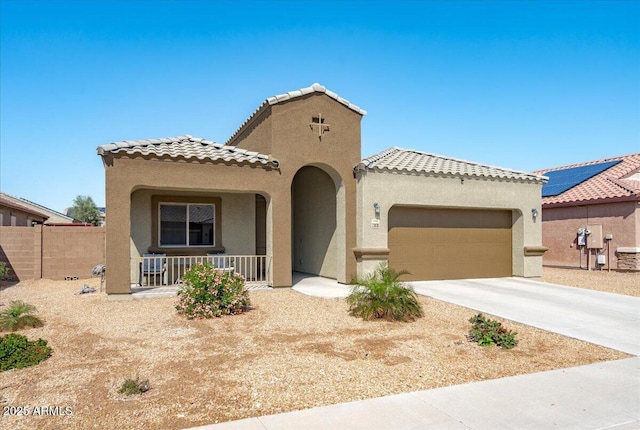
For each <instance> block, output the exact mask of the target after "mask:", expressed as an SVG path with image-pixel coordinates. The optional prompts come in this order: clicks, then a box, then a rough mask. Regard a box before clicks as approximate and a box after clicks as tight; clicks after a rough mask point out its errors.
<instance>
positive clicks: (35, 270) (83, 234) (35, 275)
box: [0, 225, 105, 280]
mask: <svg viewBox="0 0 640 430" xmlns="http://www.w3.org/2000/svg"><path fill="white" fill-rule="evenodd" d="M0 260H2V261H6V262H8V264H9V266H10V268H11V273H10V275H11V276H12V277H13V279H14V280H25V279H39V278H47V279H64V278H66V277H77V278H89V277H91V269H92V268H93V267H95V266H96V265H97V264H100V263H104V262H105V228H104V227H63V226H45V227H43V226H41V225H37V226H35V227H0Z"/></svg>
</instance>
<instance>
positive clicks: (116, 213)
mask: <svg viewBox="0 0 640 430" xmlns="http://www.w3.org/2000/svg"><path fill="white" fill-rule="evenodd" d="M105 167H106V184H107V185H106V206H107V207H108V208H109V221H108V222H107V224H106V226H105V227H106V276H105V280H106V284H105V289H106V292H107V293H108V294H130V293H131V277H130V273H131V267H130V265H131V249H130V248H131V246H130V243H131V219H130V216H131V189H129V188H128V187H122V186H119V185H120V184H119V183H118V181H117V180H116V179H114V178H111V177H110V176H112V175H113V174H115V171H114V169H113V167H112V166H105ZM110 184H111V185H110Z"/></svg>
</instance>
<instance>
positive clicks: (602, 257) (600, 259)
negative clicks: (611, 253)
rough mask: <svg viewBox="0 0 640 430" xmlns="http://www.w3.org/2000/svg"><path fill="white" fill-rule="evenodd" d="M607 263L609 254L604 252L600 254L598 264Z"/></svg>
mask: <svg viewBox="0 0 640 430" xmlns="http://www.w3.org/2000/svg"><path fill="white" fill-rule="evenodd" d="M605 264H607V256H606V255H604V254H600V255H598V266H604V265H605Z"/></svg>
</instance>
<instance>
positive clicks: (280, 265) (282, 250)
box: [267, 188, 291, 287]
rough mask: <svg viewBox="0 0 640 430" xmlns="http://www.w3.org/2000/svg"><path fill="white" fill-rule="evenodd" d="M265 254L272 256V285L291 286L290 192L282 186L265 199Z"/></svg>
mask: <svg viewBox="0 0 640 430" xmlns="http://www.w3.org/2000/svg"><path fill="white" fill-rule="evenodd" d="M267 254H268V255H271V256H272V258H273V260H272V261H273V266H272V276H273V278H272V279H273V285H272V286H273V287H290V286H291V192H290V189H288V188H284V189H281V190H278V192H277V193H274V194H271V197H270V198H269V199H268V200H267Z"/></svg>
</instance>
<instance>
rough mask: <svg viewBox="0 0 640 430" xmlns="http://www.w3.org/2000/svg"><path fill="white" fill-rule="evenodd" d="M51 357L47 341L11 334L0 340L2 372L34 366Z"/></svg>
mask: <svg viewBox="0 0 640 430" xmlns="http://www.w3.org/2000/svg"><path fill="white" fill-rule="evenodd" d="M50 355H51V347H49V346H47V341H46V340H43V339H38V340H35V341H30V340H28V339H27V337H26V336H24V335H21V334H17V333H10V334H8V335H5V336H3V337H1V338H0V371H5V370H9V369H22V368H24V367H29V366H34V365H36V364H38V363H40V362H41V361H42V360H44V359H46V358H47V357H49V356H50Z"/></svg>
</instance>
